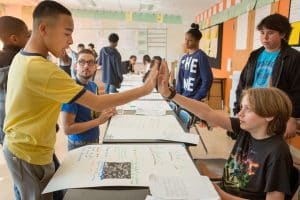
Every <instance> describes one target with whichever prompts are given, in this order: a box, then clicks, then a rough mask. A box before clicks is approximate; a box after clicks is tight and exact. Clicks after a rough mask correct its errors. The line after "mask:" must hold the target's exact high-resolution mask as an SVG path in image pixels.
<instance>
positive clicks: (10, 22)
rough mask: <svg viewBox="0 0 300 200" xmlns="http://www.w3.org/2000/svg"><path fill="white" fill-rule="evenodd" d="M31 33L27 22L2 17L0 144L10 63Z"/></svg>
mask: <svg viewBox="0 0 300 200" xmlns="http://www.w3.org/2000/svg"><path fill="white" fill-rule="evenodd" d="M29 36H30V33H29V31H28V28H27V26H26V24H25V23H24V22H23V21H22V20H20V19H18V18H15V17H12V16H2V17H0V40H1V41H2V42H3V44H4V46H3V49H2V50H1V51H0V144H3V140H4V136H5V135H4V132H3V123H4V118H5V97H6V90H7V77H8V72H9V68H10V64H11V62H12V60H13V58H14V56H15V55H16V54H17V53H18V52H19V51H20V49H21V48H24V46H25V44H26V42H27V40H28V38H29ZM14 192H15V197H16V199H17V200H19V199H21V197H20V194H19V192H18V189H17V187H16V186H14Z"/></svg>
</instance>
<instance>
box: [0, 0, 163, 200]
mask: <svg viewBox="0 0 300 200" xmlns="http://www.w3.org/2000/svg"><path fill="white" fill-rule="evenodd" d="M73 29H74V25H73V19H72V16H71V12H70V11H69V10H68V9H67V8H65V7H64V6H62V5H61V4H59V3H57V2H55V1H42V2H41V3H39V4H38V5H37V7H36V8H35V9H34V12H33V30H32V35H31V37H30V39H29V41H28V43H27V44H26V46H25V48H24V49H23V50H22V51H21V52H20V53H18V54H17V55H16V56H15V58H14V60H13V62H12V65H11V69H10V73H9V75H8V87H7V99H6V105H5V108H6V118H5V122H4V132H5V134H6V137H5V140H4V147H3V151H4V155H5V159H6V162H7V164H8V168H9V170H10V172H11V174H12V177H13V180H14V183H15V185H16V186H17V187H18V190H19V191H20V195H21V198H22V199H52V194H51V193H49V194H45V195H41V192H42V191H43V189H44V187H45V186H46V185H47V183H48V182H49V180H50V178H51V177H52V175H53V173H54V165H53V160H52V155H53V151H54V144H55V135H56V134H55V124H56V121H57V118H58V115H59V112H60V108H61V105H62V103H70V102H76V103H78V104H81V105H84V106H86V107H89V108H91V109H93V110H95V111H97V112H100V111H101V110H103V109H105V108H110V107H114V106H118V105H121V104H124V103H127V102H129V101H132V100H134V99H137V98H139V97H141V96H143V95H146V94H148V93H150V92H151V91H152V89H153V87H154V86H155V85H156V75H157V73H158V72H157V67H154V70H152V74H150V76H149V79H148V81H147V82H146V83H145V84H144V85H143V86H141V87H139V88H136V89H134V90H130V91H126V92H123V93H118V94H113V95H101V96H97V95H95V94H93V93H92V92H89V91H86V90H85V89H84V88H83V87H82V86H80V85H78V84H76V83H75V81H74V80H72V79H71V78H70V77H69V76H68V75H67V74H66V73H65V72H64V71H62V70H61V69H60V68H59V67H58V66H56V65H55V64H53V63H51V62H50V61H48V60H47V59H46V56H47V55H48V52H49V51H50V52H51V53H52V54H53V55H54V56H56V57H59V56H60V55H61V54H62V53H63V52H64V51H65V49H66V48H68V47H69V45H70V44H72V42H73V40H72V32H73ZM27 186H28V187H27Z"/></svg>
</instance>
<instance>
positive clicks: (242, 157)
mask: <svg viewBox="0 0 300 200" xmlns="http://www.w3.org/2000/svg"><path fill="white" fill-rule="evenodd" d="M246 149H247V150H246ZM252 149H253V148H252V147H251V143H250V144H249V147H248V148H244V152H243V150H242V149H241V148H240V147H238V149H237V151H236V154H234V155H233V154H231V155H230V158H229V159H228V160H227V162H226V164H225V167H224V175H223V178H224V183H225V187H229V188H231V189H234V190H239V189H243V188H246V186H247V184H248V183H249V181H250V178H251V176H254V175H255V172H256V170H257V169H258V168H259V164H258V163H256V162H254V161H253V158H254V157H255V154H256V152H255V151H253V150H252ZM246 151H248V152H246Z"/></svg>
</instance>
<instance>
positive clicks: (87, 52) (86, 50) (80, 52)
mask: <svg viewBox="0 0 300 200" xmlns="http://www.w3.org/2000/svg"><path fill="white" fill-rule="evenodd" d="M80 54H91V55H92V56H93V57H94V59H96V57H95V54H94V52H93V51H91V50H90V49H82V50H81V51H79V52H78V58H79V55H80Z"/></svg>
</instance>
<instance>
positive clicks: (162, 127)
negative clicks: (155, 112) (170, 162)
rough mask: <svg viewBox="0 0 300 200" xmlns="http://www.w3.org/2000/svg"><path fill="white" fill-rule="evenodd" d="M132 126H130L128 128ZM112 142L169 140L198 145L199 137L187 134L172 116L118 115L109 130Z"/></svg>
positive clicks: (108, 137)
mask: <svg viewBox="0 0 300 200" xmlns="http://www.w3.org/2000/svg"><path fill="white" fill-rule="evenodd" d="M129 124H130V126H128V125H129ZM105 139H110V140H169V141H177V142H184V143H192V144H198V142H199V136H198V135H196V134H189V133H185V132H184V130H183V129H182V127H181V126H180V124H179V122H178V121H177V120H176V118H175V117H174V116H172V115H164V116H137V115H116V116H114V117H113V118H112V119H111V121H110V125H109V127H108V129H107V132H106V135H105Z"/></svg>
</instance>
